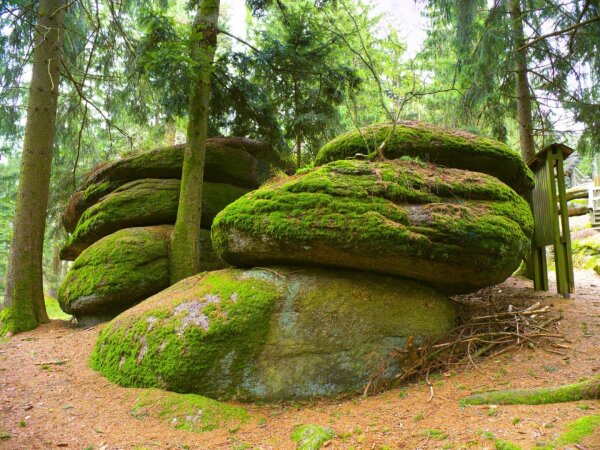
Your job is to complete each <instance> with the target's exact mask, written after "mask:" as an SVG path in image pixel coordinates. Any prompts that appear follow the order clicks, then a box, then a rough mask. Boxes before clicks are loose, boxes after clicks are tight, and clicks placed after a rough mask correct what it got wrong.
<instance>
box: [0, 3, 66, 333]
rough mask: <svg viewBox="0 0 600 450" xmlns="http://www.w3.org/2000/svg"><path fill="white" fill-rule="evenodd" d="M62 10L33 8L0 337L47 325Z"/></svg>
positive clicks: (45, 5)
mask: <svg viewBox="0 0 600 450" xmlns="http://www.w3.org/2000/svg"><path fill="white" fill-rule="evenodd" d="M65 9H66V1H65V0H41V1H40V3H39V8H38V15H39V19H38V23H37V27H36V33H35V37H34V50H33V66H32V77H31V85H30V87H29V99H28V105H27V122H26V124H25V139H24V142H23V153H22V156H21V169H20V174H19V191H18V195H17V210H16V214H15V221H14V234H13V238H12V244H11V252H10V256H9V261H8V267H9V268H8V279H7V289H6V299H5V304H4V309H3V310H2V313H1V314H0V322H1V323H0V329H1V330H2V332H6V331H9V332H12V333H17V332H20V331H26V330H30V329H33V328H35V327H36V326H37V325H38V324H39V323H44V322H48V321H49V319H48V314H47V313H46V307H45V305H44V289H43V280H42V279H43V273H42V254H43V247H44V229H45V225H46V208H47V207H48V192H49V186H50V171H51V168H52V149H53V146H54V135H55V122H56V108H57V101H58V87H59V83H60V79H59V78H60V59H61V52H62V38H63V27H64V20H65Z"/></svg>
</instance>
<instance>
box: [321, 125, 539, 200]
mask: <svg viewBox="0 0 600 450" xmlns="http://www.w3.org/2000/svg"><path fill="white" fill-rule="evenodd" d="M384 141H385V142H386V145H385V147H384V152H383V153H384V155H385V157H386V158H387V159H397V158H401V157H403V156H409V157H414V158H419V159H420V160H422V161H425V162H429V163H433V164H436V165H439V166H445V167H452V168H456V169H467V170H471V171H476V172H483V173H487V174H489V175H493V176H494V177H496V178H498V179H499V180H501V181H502V182H504V183H506V184H507V185H509V186H510V187H511V188H513V189H514V190H515V191H516V192H517V193H518V194H519V195H522V196H525V197H527V196H529V195H530V193H531V190H532V188H533V174H532V173H531V171H530V170H529V169H528V168H527V166H526V165H525V163H524V162H523V160H522V159H521V157H520V156H519V155H518V154H517V153H516V152H514V151H513V150H512V149H511V148H510V147H508V146H507V145H505V144H503V143H501V142H498V141H494V140H492V139H488V138H484V137H481V136H476V135H474V134H471V133H467V132H465V131H460V130H451V129H447V128H442V127H438V126H435V125H431V124H426V123H423V122H408V121H407V122H398V124H397V125H396V126H395V127H394V126H393V125H392V124H391V123H381V124H376V125H371V126H368V127H365V128H362V129H360V130H354V131H350V132H348V133H345V134H342V135H340V136H338V137H336V138H335V139H333V140H332V141H330V142H329V143H327V144H325V146H323V148H321V150H320V151H319V153H318V155H317V157H316V160H315V165H321V164H325V163H327V162H329V161H336V160H339V159H347V158H353V157H354V156H355V155H356V154H359V153H360V154H364V155H370V156H376V155H377V149H378V148H379V146H380V145H381V144H382V143H383V142H384Z"/></svg>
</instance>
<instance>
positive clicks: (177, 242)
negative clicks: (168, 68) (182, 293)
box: [171, 0, 220, 283]
mask: <svg viewBox="0 0 600 450" xmlns="http://www.w3.org/2000/svg"><path fill="white" fill-rule="evenodd" d="M219 3H220V2H219V0H200V1H199V3H198V11H197V13H196V18H195V19H194V23H193V31H194V35H195V37H196V39H195V40H194V42H193V43H192V49H191V55H192V60H193V61H194V62H195V63H197V65H198V68H197V69H196V70H197V73H196V77H195V78H194V79H193V81H192V86H191V89H190V106H189V119H188V128H187V144H186V146H185V154H184V158H183V170H182V174H181V191H180V194H179V207H178V209H177V220H176V222H175V228H174V229H173V237H172V238H171V283H175V282H177V281H179V280H182V279H183V278H187V277H189V276H191V275H194V274H196V273H198V272H199V271H200V214H201V212H202V211H201V210H202V180H203V177H204V159H205V153H206V138H207V132H208V115H209V106H210V81H211V76H212V62H213V59H214V55H215V49H216V46H217V21H218V19H219V6H220V5H219Z"/></svg>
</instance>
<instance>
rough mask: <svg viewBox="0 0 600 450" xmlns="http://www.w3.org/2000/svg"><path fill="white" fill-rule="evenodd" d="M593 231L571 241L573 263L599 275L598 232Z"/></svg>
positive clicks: (599, 237) (599, 245) (599, 241)
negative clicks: (588, 234)
mask: <svg viewBox="0 0 600 450" xmlns="http://www.w3.org/2000/svg"><path fill="white" fill-rule="evenodd" d="M593 231H594V232H593V233H592V234H591V235H590V236H588V237H586V238H584V239H581V240H574V241H573V243H572V245H573V263H574V264H575V265H576V266H577V267H580V268H582V269H590V270H593V271H594V272H596V273H597V274H598V275H600V233H598V232H597V231H595V230H593Z"/></svg>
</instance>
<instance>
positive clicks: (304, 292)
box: [90, 266, 455, 401]
mask: <svg viewBox="0 0 600 450" xmlns="http://www.w3.org/2000/svg"><path fill="white" fill-rule="evenodd" d="M454 326H455V306H454V304H453V303H452V302H451V301H450V300H448V299H447V298H446V297H445V296H444V295H442V294H440V293H439V292H437V291H435V290H434V289H432V288H430V287H427V286H423V285H421V284H419V283H416V282H413V281H409V280H403V279H400V278H395V277H388V276H382V275H377V274H368V273H361V272H352V271H337V270H328V269H314V268H298V267H291V268H285V267H277V266H275V267H271V268H257V269H250V270H241V269H224V270H220V271H215V272H208V273H204V274H199V275H196V276H193V277H189V278H186V279H184V280H182V281H180V282H179V283H177V284H175V285H173V286H171V287H170V288H168V289H166V290H165V291H162V292H160V293H159V294H156V295H155V296H153V297H151V298H149V299H147V300H146V301H144V302H142V303H140V304H138V305H136V306H135V307H133V308H131V309H129V310H127V311H125V312H124V313H122V314H121V315H119V316H118V317H116V318H115V319H114V320H113V321H112V322H110V323H109V324H108V325H107V326H106V327H105V328H104V329H103V330H102V331H101V333H100V336H99V338H98V341H97V343H96V346H95V348H94V351H93V353H92V356H91V360H90V362H91V366H92V368H93V369H95V370H97V371H99V372H100V373H102V374H103V375H104V376H105V377H107V378H108V379H109V380H111V381H113V382H116V383H118V384H120V385H122V386H134V387H160V388H162V389H167V390H172V391H175V392H191V393H196V394H200V395H204V396H208V397H211V398H215V399H219V400H224V399H232V398H233V399H238V400H244V401H252V400H269V401H271V400H290V399H301V398H311V397H318V396H335V395H338V394H341V393H354V392H357V391H361V390H362V389H364V386H365V385H366V384H367V383H368V382H369V380H370V378H371V377H373V376H374V375H375V374H376V373H377V374H378V375H380V376H381V380H382V381H390V380H393V379H394V377H395V375H396V374H397V373H398V372H399V371H400V370H401V368H400V367H398V359H397V358H393V357H392V354H393V352H394V351H398V350H402V349H403V348H404V349H405V348H406V345H407V341H411V340H414V345H416V346H421V345H422V344H423V343H424V342H425V341H431V340H436V339H438V338H441V337H442V336H443V335H444V334H445V333H447V332H448V331H449V330H450V329H452V328H453V327H454ZM382 361H383V363H382ZM381 364H384V366H381Z"/></svg>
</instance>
